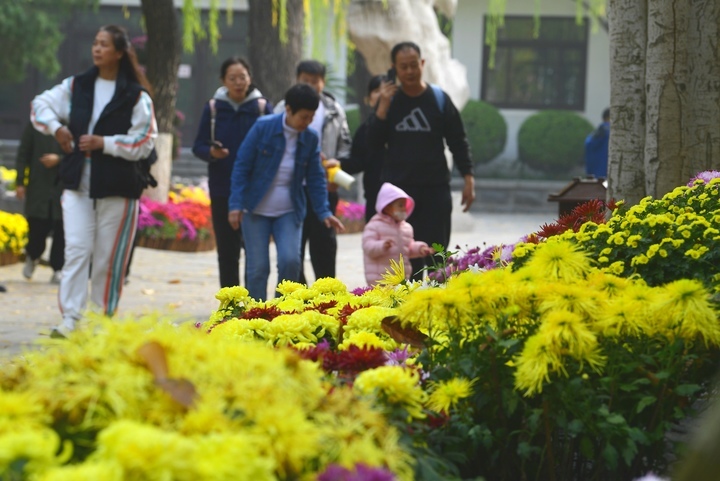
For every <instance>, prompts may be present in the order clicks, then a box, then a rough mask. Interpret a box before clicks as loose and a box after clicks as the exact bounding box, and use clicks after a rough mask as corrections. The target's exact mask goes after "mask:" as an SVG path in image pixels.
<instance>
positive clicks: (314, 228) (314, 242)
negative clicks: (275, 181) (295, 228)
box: [300, 189, 339, 284]
mask: <svg viewBox="0 0 720 481" xmlns="http://www.w3.org/2000/svg"><path fill="white" fill-rule="evenodd" d="M305 195H306V197H307V214H306V215H305V222H304V223H303V234H302V244H301V245H300V261H301V262H300V282H301V283H303V284H307V279H306V277H305V270H304V268H303V264H304V262H303V261H304V259H305V246H306V245H307V244H308V243H309V244H310V262H311V263H312V267H313V272H314V273H315V279H320V278H322V277H335V255H336V254H337V234H336V233H335V229H333V228H332V227H330V228H327V227H325V224H324V223H322V222H320V220H318V218H317V216H316V215H315V212H314V211H313V210H312V205H311V204H310V196H309V195H307V189H306V190H305ZM338 200H339V197H338V194H337V192H328V201H329V202H330V211H331V212H332V213H333V215H335V210H336V209H337V205H338Z"/></svg>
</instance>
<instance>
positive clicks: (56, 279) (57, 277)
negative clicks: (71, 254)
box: [50, 271, 62, 284]
mask: <svg viewBox="0 0 720 481" xmlns="http://www.w3.org/2000/svg"><path fill="white" fill-rule="evenodd" d="M61 280H62V271H55V272H53V275H52V277H51V278H50V284H60V281H61Z"/></svg>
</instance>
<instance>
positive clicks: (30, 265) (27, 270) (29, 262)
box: [22, 254, 40, 280]
mask: <svg viewBox="0 0 720 481" xmlns="http://www.w3.org/2000/svg"><path fill="white" fill-rule="evenodd" d="M39 262H40V259H37V260H33V259H32V257H30V256H29V255H27V254H26V255H25V266H24V267H23V270H22V275H23V277H24V278H25V279H28V280H30V279H32V276H33V272H35V267H36V266H37V265H38V263H39Z"/></svg>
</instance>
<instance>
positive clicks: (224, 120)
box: [193, 57, 272, 287]
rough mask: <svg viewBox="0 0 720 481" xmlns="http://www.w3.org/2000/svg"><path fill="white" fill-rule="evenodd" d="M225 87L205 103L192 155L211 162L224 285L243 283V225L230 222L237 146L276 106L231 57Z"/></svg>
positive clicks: (225, 64) (222, 77)
mask: <svg viewBox="0 0 720 481" xmlns="http://www.w3.org/2000/svg"><path fill="white" fill-rule="evenodd" d="M220 80H221V81H222V84H223V85H222V86H221V87H220V88H218V89H217V91H216V92H215V95H213V98H212V99H211V100H210V101H208V103H207V104H205V108H204V109H203V113H202V117H201V119H200V126H199V128H198V133H197V136H196V137H195V143H194V145H193V154H195V156H196V157H198V158H199V159H201V160H204V161H205V162H207V163H208V177H209V179H208V183H209V188H210V210H211V212H212V223H213V230H214V231H215V242H216V244H217V258H218V270H219V274H220V287H232V286H238V285H240V250H241V248H242V245H243V236H242V230H241V229H233V228H232V227H231V226H230V224H229V223H228V198H229V197H230V174H231V173H232V167H233V162H234V161H235V156H236V155H237V151H238V148H239V147H240V144H241V143H242V141H243V139H244V138H245V136H246V135H247V133H248V132H249V131H250V127H252V126H253V124H254V123H255V121H256V120H257V119H258V118H259V117H261V116H263V115H265V114H270V113H272V105H270V102H268V100H267V99H266V98H264V97H263V96H262V93H260V90H258V88H257V87H255V85H253V83H252V77H251V75H250V65H249V64H248V62H247V61H245V60H244V59H242V58H239V57H230V58H228V59H227V60H225V61H224V62H223V63H222V66H221V67H220Z"/></svg>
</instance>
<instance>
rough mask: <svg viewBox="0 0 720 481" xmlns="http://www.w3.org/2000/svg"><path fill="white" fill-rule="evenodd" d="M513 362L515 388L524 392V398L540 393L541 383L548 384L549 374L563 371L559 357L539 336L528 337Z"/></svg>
mask: <svg viewBox="0 0 720 481" xmlns="http://www.w3.org/2000/svg"><path fill="white" fill-rule="evenodd" d="M513 362H514V364H515V366H516V369H515V388H516V389H518V390H520V391H524V395H525V396H532V395H534V394H536V393H540V392H542V385H543V383H545V382H550V373H551V372H554V371H558V370H564V368H563V366H562V359H561V357H560V356H559V355H558V353H557V352H556V351H555V349H552V348H551V346H550V345H548V343H547V342H546V340H545V339H544V338H542V337H540V336H531V337H529V338H528V339H527V341H525V346H524V347H523V350H522V352H521V353H520V355H519V356H518V357H517V358H515V359H514V361H513Z"/></svg>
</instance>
